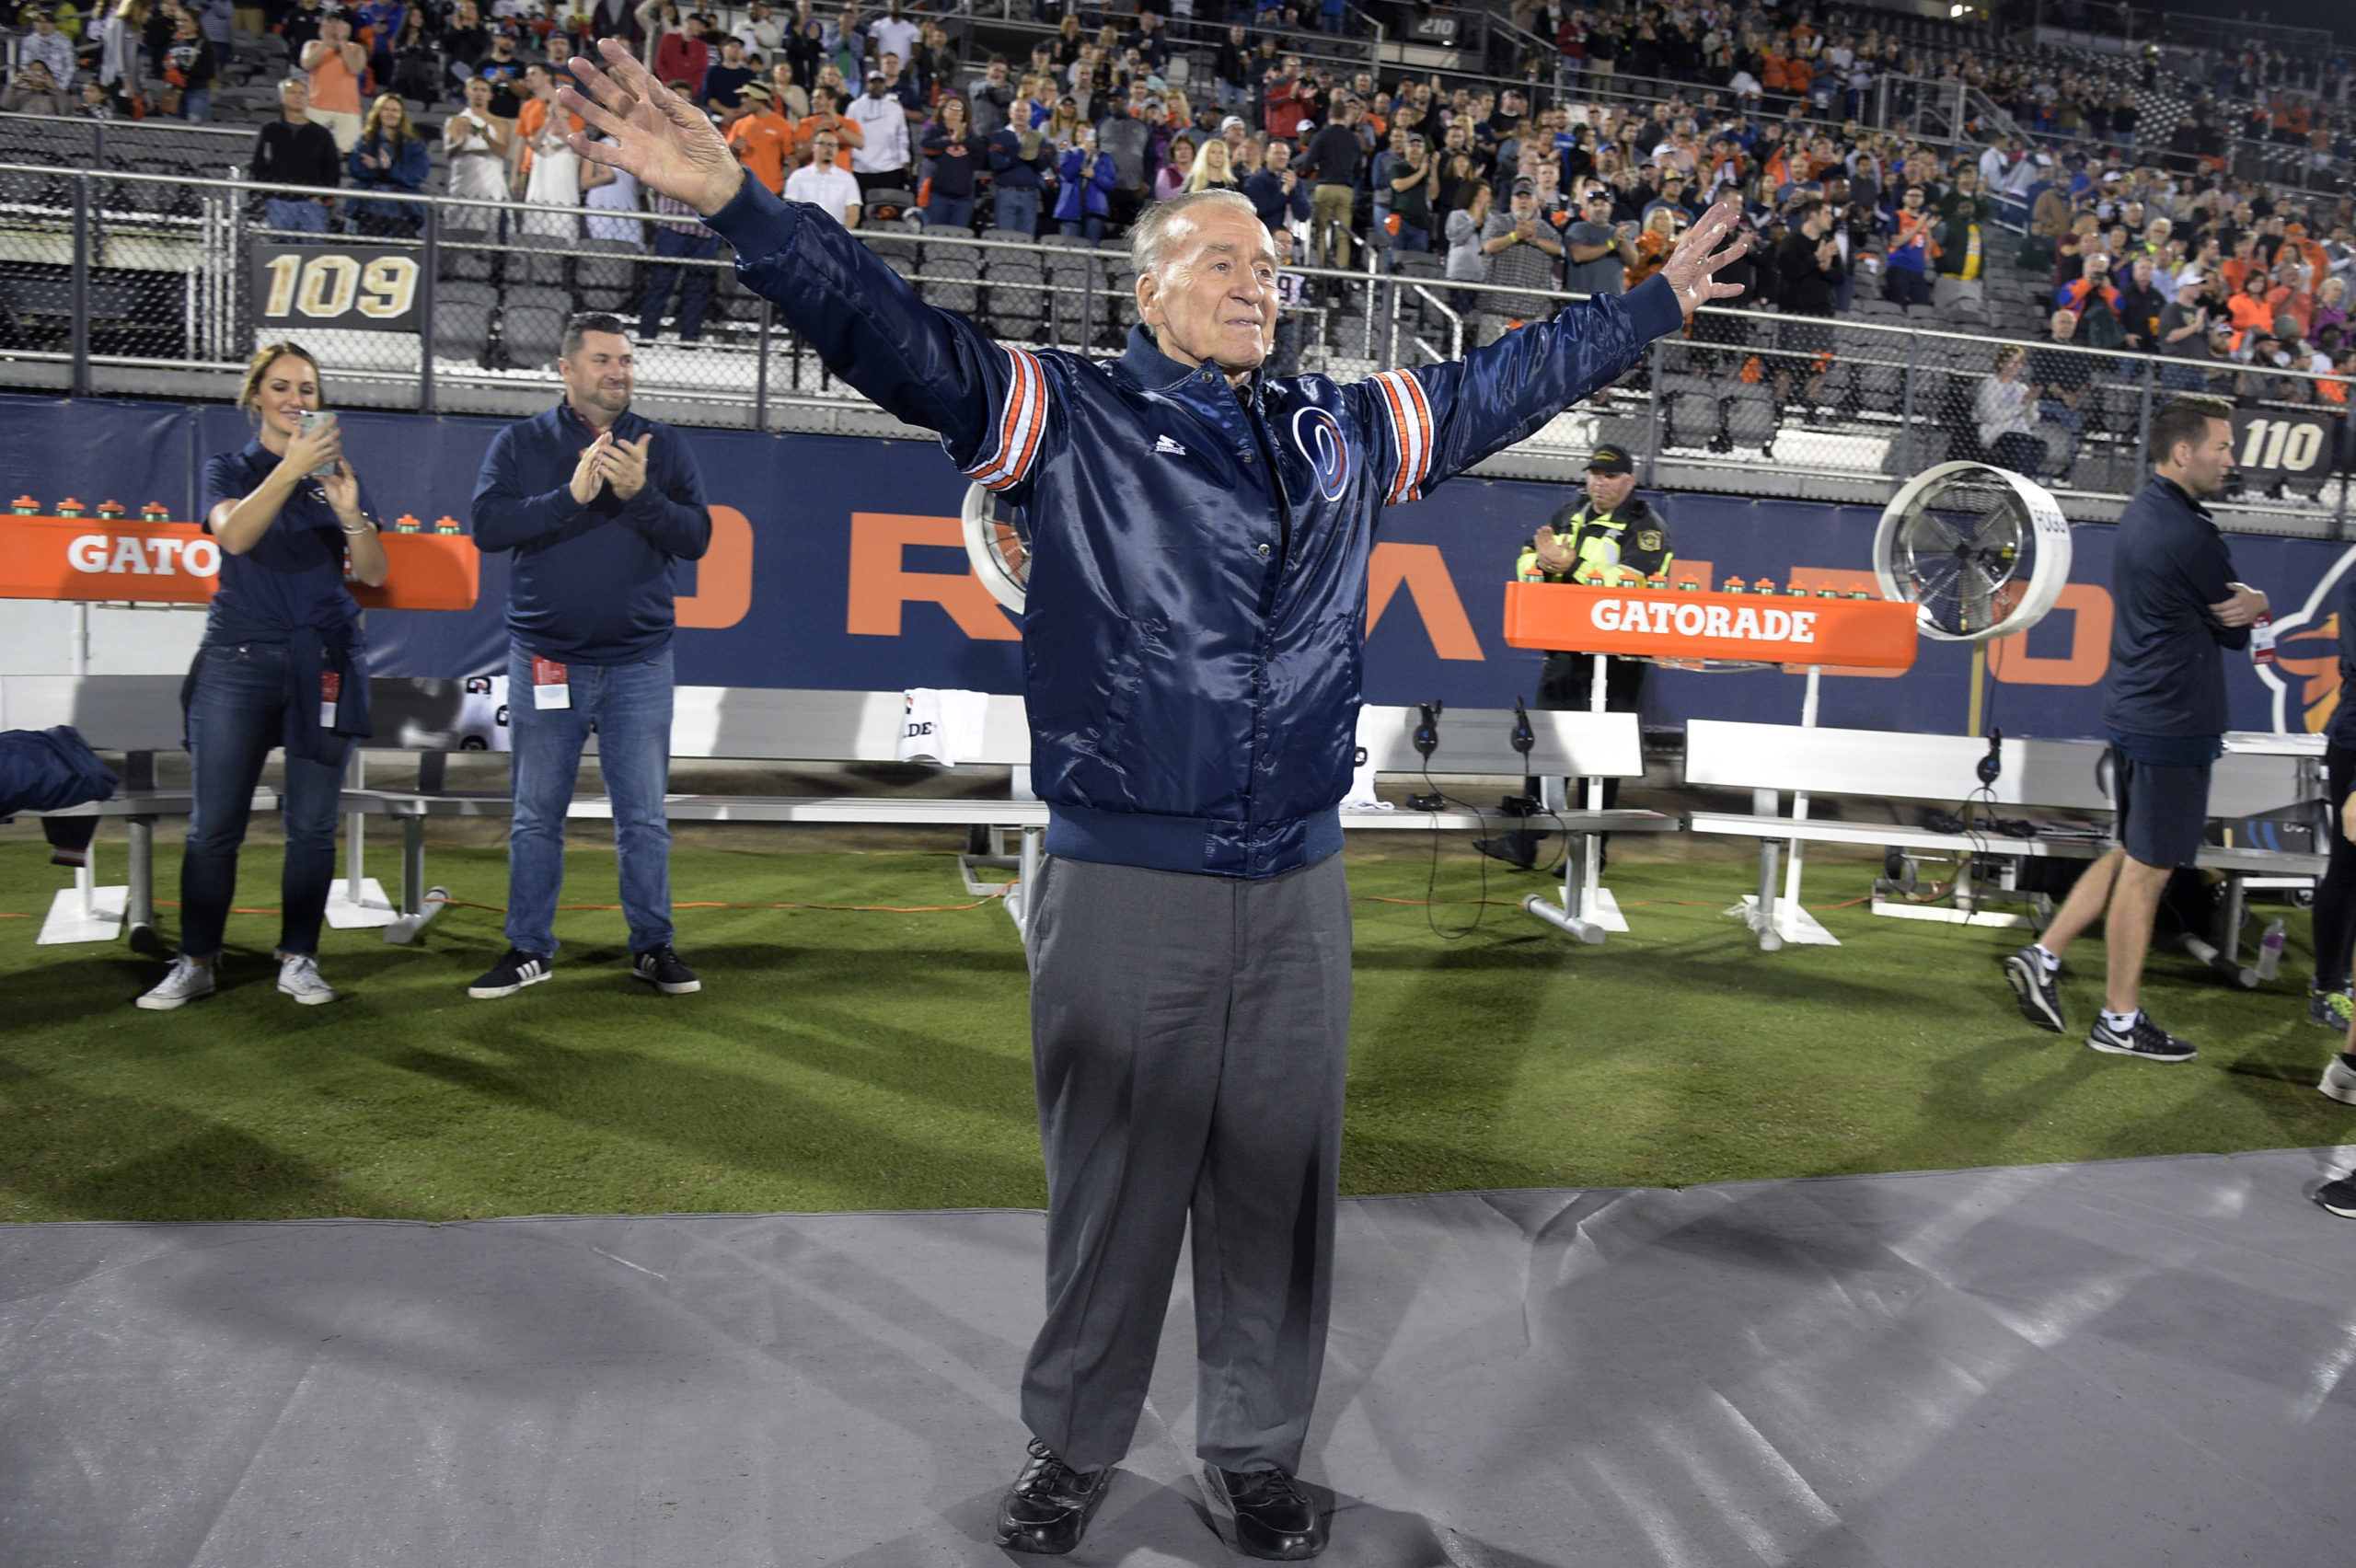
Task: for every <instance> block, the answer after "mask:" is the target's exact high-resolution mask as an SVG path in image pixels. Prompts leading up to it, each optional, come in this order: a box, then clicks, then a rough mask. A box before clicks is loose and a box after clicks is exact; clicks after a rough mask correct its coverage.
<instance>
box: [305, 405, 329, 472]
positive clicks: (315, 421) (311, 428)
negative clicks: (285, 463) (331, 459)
mask: <svg viewBox="0 0 2356 1568" xmlns="http://www.w3.org/2000/svg"><path fill="white" fill-rule="evenodd" d="M333 423H335V416H334V415H333V414H331V413H327V412H324V411H322V410H320V409H305V410H304V411H303V433H304V434H305V435H316V434H318V432H320V431H322V430H325V429H327V428H328V427H329V425H332V424H333ZM334 472H335V465H334V464H333V463H327V464H322V465H321V466H320V467H317V468H314V469H312V470H311V478H315V479H324V478H329V476H330V475H332V474H333V473H334Z"/></svg>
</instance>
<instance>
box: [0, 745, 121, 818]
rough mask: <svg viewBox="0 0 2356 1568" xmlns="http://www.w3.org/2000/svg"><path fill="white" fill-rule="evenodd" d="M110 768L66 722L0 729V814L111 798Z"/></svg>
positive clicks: (57, 809)
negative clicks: (22, 728) (51, 725)
mask: <svg viewBox="0 0 2356 1568" xmlns="http://www.w3.org/2000/svg"><path fill="white" fill-rule="evenodd" d="M114 787H115V776H114V770H113V769H112V768H110V767H108V766H107V765H106V764H105V763H103V762H100V761H99V760H98V755H97V754H96V753H95V752H93V751H91V750H90V747H89V744H87V742H85V741H84V740H83V739H82V736H81V733H80V732H78V731H76V730H75V729H74V727H73V726H72V725H70V724H59V725H56V726H54V727H53V728H51V729H47V730H10V731H7V732H5V733H0V817H10V816H14V815H16V814H17V813H18V812H62V811H64V809H65V808H66V807H68V806H78V805H81V804H83V803H84V802H85V801H108V800H112V799H113V798H114Z"/></svg>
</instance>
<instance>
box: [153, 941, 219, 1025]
mask: <svg viewBox="0 0 2356 1568" xmlns="http://www.w3.org/2000/svg"><path fill="white" fill-rule="evenodd" d="M211 995H213V966H212V965H211V964H209V963H197V962H196V960H194V959H192V958H191V957H189V956H188V955H187V954H185V953H183V954H181V955H180V956H179V957H178V958H176V959H174V960H172V966H171V968H170V969H168V970H167V971H165V973H164V977H163V978H162V979H161V980H159V981H157V982H156V988H155V989H154V990H152V991H150V992H148V993H147V994H146V995H145V996H144V997H140V998H139V999H138V1001H137V1002H136V1003H135V1004H134V1005H135V1006H138V1007H143V1008H145V1009H147V1010H148V1011H150V1012H169V1011H170V1010H171V1009H174V1008H177V1007H182V1006H185V1005H186V1004H188V1003H190V1002H192V1001H194V1000H196V999H197V997H209V996H211Z"/></svg>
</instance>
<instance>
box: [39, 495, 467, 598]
mask: <svg viewBox="0 0 2356 1568" xmlns="http://www.w3.org/2000/svg"><path fill="white" fill-rule="evenodd" d="M26 505H27V503H26V502H22V501H20V502H18V503H17V513H16V515H13V516H10V517H8V518H6V519H5V520H0V529H6V534H7V547H6V548H5V549H0V599H58V600H68V601H71V600H98V601H105V602H109V603H118V604H119V603H124V602H131V603H136V604H148V605H174V604H178V605H202V604H205V603H208V602H210V601H211V599H212V597H213V590H214V586H215V585H216V584H217V583H218V582H220V577H221V547H220V545H219V544H218V543H217V542H216V541H215V540H214V538H213V536H211V535H209V534H207V533H206V532H205V531H204V530H203V529H202V527H199V526H198V525H196V524H193V523H175V522H172V521H170V520H169V519H168V518H167V517H166V516H164V515H163V509H162V508H161V507H152V506H151V507H148V508H146V509H144V511H143V512H142V513H141V515H139V516H138V517H135V518H134V517H130V516H126V515H124V514H123V513H122V509H121V508H120V507H117V506H115V505H113V503H111V502H109V503H107V504H106V505H103V506H101V507H100V508H99V509H98V515H97V516H83V515H81V511H80V508H79V507H78V506H76V505H75V503H74V502H60V503H59V505H58V508H57V510H56V512H54V513H50V514H47V515H42V514H37V513H36V514H28V513H27V512H26V511H25V510H24V509H25V507H26ZM457 527H458V525H457V524H456V523H455V522H454V521H452V520H450V519H448V518H444V519H443V520H442V521H441V523H440V524H439V525H436V526H435V528H433V530H430V531H429V530H428V529H426V528H425V527H424V526H423V525H420V524H419V523H418V522H417V520H416V519H415V518H411V517H403V518H402V519H401V520H400V521H399V523H398V524H397V525H393V526H389V527H387V528H386V530H385V531H384V534H383V536H382V537H383V539H384V543H385V556H386V559H387V560H388V561H389V562H390V563H391V567H392V571H391V572H390V574H389V575H388V576H387V578H386V580H385V585H384V586H383V587H381V588H370V587H367V586H366V585H364V584H363V583H359V582H354V583H352V597H354V598H356V599H358V600H359V601H360V603H361V604H362V605H364V606H366V607H367V608H369V609H375V610H468V609H472V608H474V605H475V600H476V598H477V597H478V596H479V594H480V592H481V587H482V561H481V558H480V557H479V556H478V555H477V554H476V553H475V543H474V541H473V540H472V539H469V538H468V537H467V536H465V535H464V534H462V533H460V532H458V531H457ZM411 529H414V530H415V531H414V532H410V530H411Z"/></svg>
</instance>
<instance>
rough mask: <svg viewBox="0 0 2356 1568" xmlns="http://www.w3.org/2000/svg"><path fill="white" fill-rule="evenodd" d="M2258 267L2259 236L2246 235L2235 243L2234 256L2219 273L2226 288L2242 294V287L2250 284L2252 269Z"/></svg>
mask: <svg viewBox="0 0 2356 1568" xmlns="http://www.w3.org/2000/svg"><path fill="white" fill-rule="evenodd" d="M2256 266H2258V236H2256V235H2254V234H2245V235H2243V236H2241V237H2240V238H2239V239H2237V240H2235V241H2234V253H2233V255H2232V256H2231V257H2229V258H2227V259H2225V261H2224V262H2223V264H2221V265H2220V266H2219V267H2218V269H2217V271H2218V274H2219V275H2220V276H2222V277H2223V279H2224V280H2225V287H2226V288H2227V289H2228V290H2230V291H2231V292H2232V293H2233V294H2239V293H2241V292H2242V285H2243V284H2244V283H2246V282H2249V273H2250V269H2251V268H2253V267H2256Z"/></svg>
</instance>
